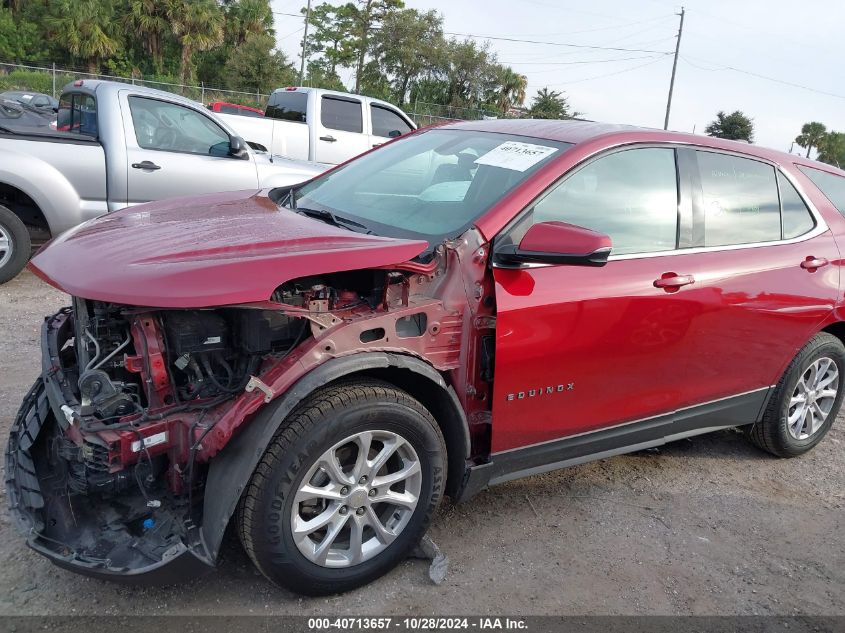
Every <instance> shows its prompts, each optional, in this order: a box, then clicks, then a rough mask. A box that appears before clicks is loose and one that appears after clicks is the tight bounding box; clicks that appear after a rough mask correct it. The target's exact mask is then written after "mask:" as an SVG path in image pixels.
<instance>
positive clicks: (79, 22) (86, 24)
mask: <svg viewBox="0 0 845 633" xmlns="http://www.w3.org/2000/svg"><path fill="white" fill-rule="evenodd" d="M110 8H111V7H110V5H109V3H103V2H100V1H99V0H58V2H55V3H54V4H53V5H52V7H51V9H52V10H51V11H50V14H49V15H47V16H46V17H45V18H44V22H45V24H46V25H47V28H48V29H49V30H50V32H51V35H52V36H53V39H54V40H55V41H58V42H63V44H64V46H65V48H67V50H68V51H69V52H70V54H71V55H73V56H74V57H78V58H79V59H82V60H84V61H85V62H86V63H87V65H88V72H90V73H91V74H96V73H97V71H98V70H99V67H100V60H101V59H102V58H104V57H108V56H109V55H113V54H114V53H115V52H116V51H117V49H118V48H119V46H120V43H119V42H118V40H117V39H115V38H113V37H112V36H111V35H110V34H109V33H108V31H109V29H110V27H111V24H110V21H109V20H110V18H111V17H112V16H111V12H110V11H109V10H108V9H110Z"/></svg>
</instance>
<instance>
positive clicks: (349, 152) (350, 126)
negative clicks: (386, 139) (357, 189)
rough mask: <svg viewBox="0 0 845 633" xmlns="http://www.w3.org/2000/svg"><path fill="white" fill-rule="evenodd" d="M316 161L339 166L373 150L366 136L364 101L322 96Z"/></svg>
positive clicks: (317, 130)
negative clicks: (370, 149)
mask: <svg viewBox="0 0 845 633" xmlns="http://www.w3.org/2000/svg"><path fill="white" fill-rule="evenodd" d="M316 127H317V129H316V132H315V134H316V137H317V140H316V152H315V160H316V161H317V162H320V163H328V164H330V165H337V164H339V163H342V162H344V161H347V160H349V159H350V158H352V157H353V156H357V155H358V154H362V153H363V152H365V151H366V150H368V149H369V148H370V145H369V136H368V135H367V134H365V133H364V104H363V102H362V101H361V100H360V99H354V98H351V97H341V96H336V95H321V96H320V120H319V121H318V122H316Z"/></svg>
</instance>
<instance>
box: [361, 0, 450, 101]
mask: <svg viewBox="0 0 845 633" xmlns="http://www.w3.org/2000/svg"><path fill="white" fill-rule="evenodd" d="M443 46H444V39H443V18H442V17H440V16H439V15H438V14H437V12H436V11H427V12H425V13H421V12H419V11H417V10H416V9H399V10H396V11H391V12H389V13H387V15H385V17H384V19H383V21H382V25H381V28H380V29H379V30H378V31H376V32H375V33H374V34H373V38H372V54H373V58H374V59H375V60H376V61H377V63H378V66H379V67H380V68H381V69H383V70H384V71H385V72H386V73H387V75H389V76H391V77H392V79H391V80H390V84H391V88H392V92H393V98H394V100H395V101H396V103H397V104H399V105H400V106H401V105H402V104H404V103H405V98H406V97H407V96H408V91H409V89H410V87H411V84H412V83H413V82H414V81H416V80H417V79H418V78H419V77H421V76H422V75H423V74H424V73H426V72H429V71H431V70H433V69H434V68H436V67H437V65H438V61H439V60H438V57H439V55H440V52H441V51H442V49H443Z"/></svg>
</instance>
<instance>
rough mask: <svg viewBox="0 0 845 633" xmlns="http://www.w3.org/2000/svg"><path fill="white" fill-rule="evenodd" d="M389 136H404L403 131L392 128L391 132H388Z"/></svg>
mask: <svg viewBox="0 0 845 633" xmlns="http://www.w3.org/2000/svg"><path fill="white" fill-rule="evenodd" d="M387 136H388V137H389V138H396V137H397V136H402V132H400V131H399V130H390V132H388V133H387Z"/></svg>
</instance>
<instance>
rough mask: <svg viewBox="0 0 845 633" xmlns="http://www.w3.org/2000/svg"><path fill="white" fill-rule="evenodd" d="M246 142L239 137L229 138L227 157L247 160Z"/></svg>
mask: <svg viewBox="0 0 845 633" xmlns="http://www.w3.org/2000/svg"><path fill="white" fill-rule="evenodd" d="M246 147H247V146H246V141H244V140H243V139H242V138H241V137H240V136H232V137H230V138H229V156H232V157H233V158H241V159H244V158H248V157H249V152H248V151H247V149H246Z"/></svg>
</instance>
